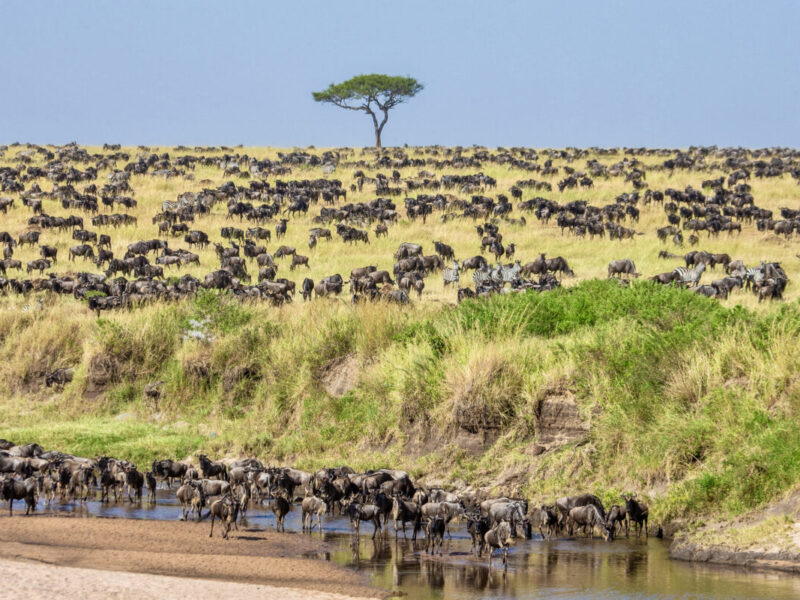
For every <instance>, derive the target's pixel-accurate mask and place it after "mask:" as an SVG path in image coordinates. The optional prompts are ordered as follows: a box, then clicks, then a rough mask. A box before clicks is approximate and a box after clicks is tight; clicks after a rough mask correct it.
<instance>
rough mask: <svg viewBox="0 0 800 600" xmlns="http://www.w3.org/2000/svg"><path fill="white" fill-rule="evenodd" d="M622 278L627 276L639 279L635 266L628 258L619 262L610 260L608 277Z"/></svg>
mask: <svg viewBox="0 0 800 600" xmlns="http://www.w3.org/2000/svg"><path fill="white" fill-rule="evenodd" d="M615 275H616V276H617V277H620V278H621V277H622V276H623V275H627V276H629V277H639V273H638V272H637V271H636V265H635V264H634V263H633V261H632V260H631V259H629V258H624V259H621V260H612V261H611V262H610V263H608V277H609V278H611V277H614V276H615Z"/></svg>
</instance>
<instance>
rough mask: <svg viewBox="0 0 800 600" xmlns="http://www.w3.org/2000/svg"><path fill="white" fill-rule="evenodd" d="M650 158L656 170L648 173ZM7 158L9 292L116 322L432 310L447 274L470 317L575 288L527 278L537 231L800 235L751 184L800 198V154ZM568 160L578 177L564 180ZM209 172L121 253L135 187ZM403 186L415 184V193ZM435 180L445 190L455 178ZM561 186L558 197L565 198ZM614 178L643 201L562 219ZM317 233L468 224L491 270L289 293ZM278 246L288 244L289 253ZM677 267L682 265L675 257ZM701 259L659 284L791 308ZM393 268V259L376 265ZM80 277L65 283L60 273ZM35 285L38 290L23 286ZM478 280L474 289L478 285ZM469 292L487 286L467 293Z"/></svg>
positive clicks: (553, 276) (798, 223) (620, 270)
mask: <svg viewBox="0 0 800 600" xmlns="http://www.w3.org/2000/svg"><path fill="white" fill-rule="evenodd" d="M620 154H622V158H620ZM604 156H609V161H608V162H603V161H602V160H601V159H602V158H603V157H604ZM645 156H646V157H648V162H647V164H646V163H645V162H644V161H643V160H642V157H645ZM3 157H5V162H6V163H7V165H6V166H2V167H0V193H2V194H3V196H2V197H0V211H2V212H3V213H4V214H10V213H11V212H12V211H28V212H29V213H30V216H29V217H28V218H27V224H26V227H25V229H24V231H0V243H1V244H2V247H3V254H4V257H3V258H4V260H3V261H0V275H2V277H0V290H2V291H3V292H5V293H16V294H28V293H30V292H37V291H43V292H51V293H55V294H69V295H73V296H74V297H75V298H77V299H81V300H85V301H86V302H87V303H88V305H89V306H90V307H91V309H92V310H94V311H97V313H98V314H100V312H101V311H104V310H109V309H114V308H118V307H127V306H134V305H138V304H141V303H145V302H151V301H154V300H170V299H179V298H182V297H186V296H187V295H191V294H194V293H196V292H197V291H198V290H200V289H202V288H213V289H218V290H230V291H231V292H232V293H233V294H234V295H236V296H237V297H240V298H243V299H264V300H267V301H269V302H271V303H274V304H283V303H286V302H291V301H292V299H293V297H294V295H295V292H296V291H297V290H298V288H299V291H300V293H301V295H302V297H303V299H304V300H310V299H312V297H314V296H316V297H322V296H331V295H339V294H341V293H342V291H343V290H344V289H345V286H346V285H349V293H350V296H351V298H352V301H353V302H362V301H378V300H385V301H389V302H396V303H401V304H405V303H408V302H409V301H410V297H409V296H410V294H412V293H417V294H418V295H420V296H421V295H422V293H423V290H424V289H425V282H426V279H427V278H428V277H430V276H431V275H432V274H434V273H439V274H440V276H441V277H442V280H443V282H444V285H445V286H451V285H452V289H453V290H454V292H455V293H457V298H458V300H459V301H460V300H462V299H464V298H468V297H475V296H478V297H486V296H489V295H491V294H495V293H501V292H508V291H520V290H536V291H543V290H550V289H552V288H554V287H557V286H559V285H560V277H561V276H563V275H571V274H573V271H572V269H571V268H570V266H569V263H568V259H567V258H565V257H561V256H558V257H547V256H546V255H545V254H540V255H539V256H538V257H536V258H535V259H534V260H530V261H527V262H526V261H523V260H521V259H517V257H516V255H515V253H516V245H517V244H515V243H514V241H512V240H513V237H514V236H515V235H520V236H521V235H523V233H522V231H523V230H524V228H527V227H532V226H533V221H534V220H536V221H538V222H539V223H540V224H541V225H548V224H551V221H552V222H554V223H555V224H557V225H558V227H559V228H560V231H561V233H562V235H563V234H567V233H569V234H570V235H573V236H576V237H579V238H589V239H593V238H596V237H600V238H606V237H607V238H608V239H610V240H620V241H621V240H626V239H631V238H633V237H634V236H637V235H644V233H643V232H639V231H636V225H637V223H638V222H639V216H640V211H641V210H642V209H643V208H644V207H649V208H650V209H653V208H658V209H660V210H663V216H664V225H663V227H660V228H658V230H657V232H656V235H657V236H658V238H659V239H660V240H662V241H663V242H665V243H667V242H672V243H673V244H675V245H676V246H683V245H684V244H688V245H689V246H697V245H698V244H700V243H701V242H702V239H703V237H705V238H706V239H708V238H712V237H713V238H718V237H719V236H720V235H724V236H734V235H740V234H741V232H742V230H743V228H747V227H751V228H756V229H757V230H759V231H774V233H775V234H777V235H780V236H785V237H786V238H787V239H788V238H790V237H791V236H792V235H793V234H794V233H795V232H800V211H798V210H795V209H791V208H781V209H780V214H773V210H770V209H766V208H760V207H759V206H758V205H757V204H756V198H755V197H754V195H753V193H752V188H751V184H750V182H751V180H752V179H753V178H759V179H762V178H774V177H781V176H783V175H784V174H788V175H789V176H791V177H793V178H794V179H796V180H798V181H800V160H799V158H798V152H797V151H795V150H790V149H779V148H776V149H765V150H758V151H750V150H742V149H734V148H731V149H718V148H691V149H689V150H686V151H674V150H671V151H670V150H654V149H625V150H624V151H619V150H603V149H597V148H594V149H590V150H579V149H569V150H547V151H537V150H533V149H528V148H511V149H504V148H498V149H496V150H495V151H489V150H486V149H469V152H467V151H466V150H462V149H460V148H455V149H453V148H447V149H444V148H438V147H430V148H418V149H414V150H412V149H393V150H387V151H384V152H382V153H374V152H369V153H368V152H367V151H362V153H361V155H360V156H359V155H357V154H356V152H355V151H353V150H350V149H339V150H336V151H326V152H322V153H319V154H316V153H314V152H309V151H299V150H298V151H293V152H288V153H279V154H278V158H277V159H274V160H269V159H257V158H255V157H252V156H249V155H248V154H243V153H240V152H237V151H235V150H234V149H232V148H194V149H189V148H184V147H178V148H176V149H175V150H174V151H173V153H172V154H170V153H167V152H162V153H157V152H152V151H150V149H149V148H146V147H140V148H139V149H138V150H137V151H136V154H135V155H131V153H129V152H126V151H123V150H122V149H121V148H120V147H119V146H116V145H107V146H105V147H104V149H103V151H102V152H97V153H90V152H89V151H88V150H87V149H85V148H82V147H79V146H77V145H75V144H68V145H65V146H59V147H42V146H35V145H27V146H17V147H15V148H14V147H8V146H2V147H0V159H2V158H3ZM557 161H558V162H563V163H565V164H561V165H556V162H557ZM653 161H654V162H653ZM484 165H491V166H496V165H503V166H507V167H509V168H514V169H517V170H520V171H523V172H527V173H529V174H530V175H531V177H529V178H527V179H520V180H517V181H516V182H515V183H514V184H513V185H510V186H509V187H508V189H502V190H499V189H497V186H498V184H497V180H496V179H495V178H493V177H491V176H487V175H484V174H483V172H482V171H481V168H482V167H483V166H484ZM198 166H202V167H204V168H214V169H218V170H219V172H220V175H221V177H223V178H230V179H227V180H225V181H224V182H223V183H222V184H221V185H217V186H214V185H213V182H212V181H211V180H210V179H202V180H200V181H198V182H197V188H198V189H197V190H196V191H191V192H184V193H181V194H180V195H178V196H177V198H174V200H171V201H165V202H163V203H162V204H161V206H160V210H158V212H156V213H155V214H148V215H147V219H148V220H152V224H153V225H156V226H157V231H158V236H157V237H155V238H153V239H141V240H138V241H133V242H131V243H127V244H126V245H119V244H115V242H114V240H115V231H117V230H118V228H120V227H130V226H132V225H137V224H138V225H141V223H139V221H138V219H140V218H141V215H139V216H134V215H132V214H130V213H129V212H126V211H131V210H135V209H136V208H137V206H139V202H138V201H137V199H136V189H135V187H134V185H136V181H137V178H138V180H140V181H141V178H142V177H151V178H164V179H171V178H183V179H184V180H188V181H191V182H194V171H195V169H196V168H197V167H198ZM310 168H320V171H319V172H320V173H321V174H322V175H323V176H322V177H319V178H316V179H292V178H291V176H292V173H293V172H294V171H300V172H303V173H308V172H309V169H310ZM400 169H403V170H404V172H406V173H408V171H409V170H414V171H415V174H414V175H412V176H408V175H406V176H403V175H401V173H400ZM448 170H450V171H454V172H453V173H449V172H448ZM342 171H344V172H347V173H348V174H352V181H353V183H351V184H350V185H349V187H348V186H345V185H344V184H343V183H342V181H341V180H340V179H337V178H336V174H337V172H342ZM434 171H436V173H442V174H440V175H438V176H437V174H436V173H435V172H434ZM680 171H684V172H699V173H704V174H706V173H707V174H708V175H709V177H708V178H707V179H705V180H704V181H703V182H702V186H701V187H700V188H699V189H695V188H693V187H692V186H686V187H685V188H684V189H673V188H666V189H653V188H651V187H650V186H649V184H648V183H647V174H648V173H653V172H667V173H675V172H680ZM712 175H716V177H712ZM543 177H547V178H550V179H553V181H555V180H558V181H557V183H556V184H555V186H554V185H553V183H551V182H548V181H545V180H543V179H541V178H543ZM609 179H618V180H619V181H620V182H621V183H622V184H623V187H625V188H627V189H628V191H625V192H623V193H620V194H619V195H618V196H617V197H616V198H615V200H614V201H613V202H611V203H609V204H606V205H605V206H596V205H593V204H590V203H589V202H587V201H586V200H572V201H569V202H564V203H559V201H558V200H557V199H554V197H553V195H554V193H556V194H560V193H563V192H564V191H565V190H568V189H576V190H581V191H585V192H586V193H587V195H589V194H591V188H593V186H594V182H595V181H597V180H603V181H605V180H609ZM235 180H236V181H235ZM554 187H555V189H556V190H557V191H556V192H554ZM371 190H374V194H373V196H374V198H373V199H372V200H369V201H362V202H352V201H348V193H350V194H351V196H352V194H353V193H357V194H360V195H362V196H363V195H364V194H367V193H369V192H370V191H371ZM401 198H402V200H401ZM223 207H224V208H223ZM212 211H214V214H216V215H219V216H220V217H221V216H222V215H224V217H225V219H226V220H227V221H228V224H227V225H225V226H224V227H221V228H219V229H218V230H209V229H208V228H204V225H203V222H204V220H207V219H208V218H209V215H210V214H211V213H212ZM56 213H60V214H58V215H57V214H56ZM0 218H1V217H0ZM300 218H302V219H305V220H306V221H305V223H306V224H308V219H310V220H311V224H312V225H313V227H311V228H310V229H309V231H308V242H307V243H308V248H309V250H311V249H314V248H317V246H318V244H325V245H327V247H328V248H329V251H330V252H339V250H337V249H335V245H336V243H335V242H334V239H335V238H336V237H338V238H340V239H341V243H342V244H350V245H352V244H365V245H366V244H370V236H374V237H381V236H386V235H388V233H389V230H390V228H392V227H395V226H396V225H397V224H398V223H399V222H400V221H401V220H403V219H404V220H407V221H422V222H423V223H426V222H427V220H428V219H437V220H438V221H439V222H442V223H447V222H450V221H453V220H465V219H466V220H471V221H472V222H474V224H475V230H476V245H475V252H476V253H475V255H474V256H458V257H457V256H456V253H455V252H454V249H453V245H452V244H449V243H448V241H447V240H446V239H444V240H434V241H432V243H431V242H428V241H424V243H418V242H419V241H408V242H403V243H402V244H400V245H399V247H398V249H397V251H396V252H395V253H394V256H393V259H392V263H393V267H392V268H391V270H390V269H389V266H388V261H389V257H386V259H387V264H386V266H385V267H384V268H380V267H379V266H378V265H377V264H366V265H353V268H352V270H350V272H349V274H347V273H344V274H343V273H330V274H328V275H326V276H323V277H321V278H318V279H317V280H316V281H314V280H312V279H311V278H310V277H305V278H303V279H302V280H299V279H298V280H293V279H290V278H286V277H279V276H278V271H279V268H280V267H283V266H284V264H285V263H286V262H288V265H289V266H288V270H289V271H290V272H291V273H294V272H295V271H296V270H297V269H303V268H305V269H308V268H309V266H310V265H309V263H310V258H309V256H307V255H304V254H303V253H302V252H303V248H298V247H295V246H289V245H287V244H286V243H285V240H284V236H285V235H286V232H287V230H288V229H289V228H292V227H294V226H295V225H296V223H297V219H300ZM520 227H521V228H523V229H522V230H521V229H520ZM512 228H513V229H512ZM0 229H2V228H0ZM56 232H58V234H61V233H66V232H70V235H71V238H72V239H73V240H74V245H73V246H71V247H69V249H68V250H67V253H66V254H67V256H66V257H65V256H63V254H62V253H60V252H59V248H57V247H56V245H55V244H54V243H53V239H54V237H55V236H56V235H57V233H56ZM271 244H275V245H276V246H275V247H274V249H273V248H270V245H271ZM26 245H28V246H38V249H39V257H38V258H36V259H34V260H30V261H26V262H25V264H23V262H22V261H21V260H19V259H15V258H14V255H15V250H16V249H18V248H20V247H22V246H26ZM212 247H213V249H214V251H213V253H211V252H210V250H211V248H212ZM487 256H488V257H489V258H488V259H487ZM660 256H661V257H663V258H677V257H678V256H676V255H675V254H673V253H671V252H669V251H667V250H666V249H665V250H664V251H662V252H661V255H660ZM684 258H685V262H686V266H685V267H678V268H674V269H669V270H667V271H666V272H664V273H660V274H657V275H655V276H653V277H652V279H653V281H656V282H658V283H663V284H674V285H681V286H688V287H691V288H692V289H693V290H694V291H695V292H697V293H700V294H704V295H706V296H709V297H720V298H724V297H727V296H728V294H730V293H731V292H733V291H734V290H742V289H750V290H752V291H753V293H754V294H756V295H757V297H758V299H759V301H761V300H764V299H780V298H781V297H782V295H783V293H784V290H785V287H786V285H787V282H788V277H787V275H786V272H785V271H784V269H783V268H782V266H781V265H780V264H779V263H777V262H766V261H760V262H759V263H758V264H748V258H749V257H736V256H730V255H728V254H725V253H711V252H707V251H704V250H692V251H690V252H688V253H687V254H685V257H684ZM379 259H380V257H378V256H376V257H375V262H376V263H377V262H378V260H379ZM492 259H493V261H492ZM504 260H505V261H506V262H503V261H504ZM59 261H60V262H59ZM65 263H66V264H67V265H68V266H67V267H65V268H64V271H62V272H60V273H59V272H57V269H58V268H59V267H61V265H64V264H65ZM187 265H203V267H205V268H207V269H208V272H207V274H206V275H205V276H204V277H202V279H201V278H198V277H195V276H193V275H192V274H190V273H187V272H185V270H184V269H183V268H184V267H186V266H187ZM717 266H721V267H722V268H723V269H724V272H723V273H720V276H719V277H718V278H715V279H713V280H710V281H709V282H708V283H705V284H701V278H702V276H703V274H704V271H709V272H710V271H713V270H714V269H715V267H717ZM182 270H184V272H183V273H182ZM23 271H24V272H25V273H26V274H27V275H28V278H23V277H22V275H21V273H22V272H23ZM469 272H472V274H471V278H470V277H466V278H465V275H466V274H467V273H469ZM45 273H46V276H45ZM36 274H38V275H39V277H35V275H36ZM13 275H16V276H13ZM638 275H639V273H638V272H637V270H636V266H635V264H634V260H633V259H632V258H629V257H624V258H620V259H619V260H614V261H612V262H611V263H610V264H609V265H608V276H609V277H618V278H619V280H620V281H621V282H624V281H625V280H627V279H628V278H629V277H636V276H638ZM465 279H466V283H467V284H470V285H463V286H462V283H464V282H465ZM470 279H471V281H470Z"/></svg>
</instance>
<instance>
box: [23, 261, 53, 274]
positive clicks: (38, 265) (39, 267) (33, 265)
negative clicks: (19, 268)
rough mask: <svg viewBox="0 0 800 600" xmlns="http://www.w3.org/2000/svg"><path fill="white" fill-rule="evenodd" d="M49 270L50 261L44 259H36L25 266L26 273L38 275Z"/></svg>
mask: <svg viewBox="0 0 800 600" xmlns="http://www.w3.org/2000/svg"><path fill="white" fill-rule="evenodd" d="M49 268H50V261H49V260H47V259H46V258H37V259H36V260H32V261H30V262H29V263H28V264H27V267H26V271H27V272H28V273H30V272H32V271H39V272H40V273H44V271H45V269H49Z"/></svg>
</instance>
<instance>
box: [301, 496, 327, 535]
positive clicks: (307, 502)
mask: <svg viewBox="0 0 800 600" xmlns="http://www.w3.org/2000/svg"><path fill="white" fill-rule="evenodd" d="M300 508H301V510H302V521H303V531H304V532H305V531H308V532H309V533H310V532H311V531H312V530H313V529H314V515H317V524H318V525H319V531H320V533H321V532H322V515H324V514H325V513H326V512H328V505H327V503H326V502H325V500H323V499H322V498H318V497H316V496H306V497H305V498H303V501H302V503H301V504H300Z"/></svg>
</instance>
